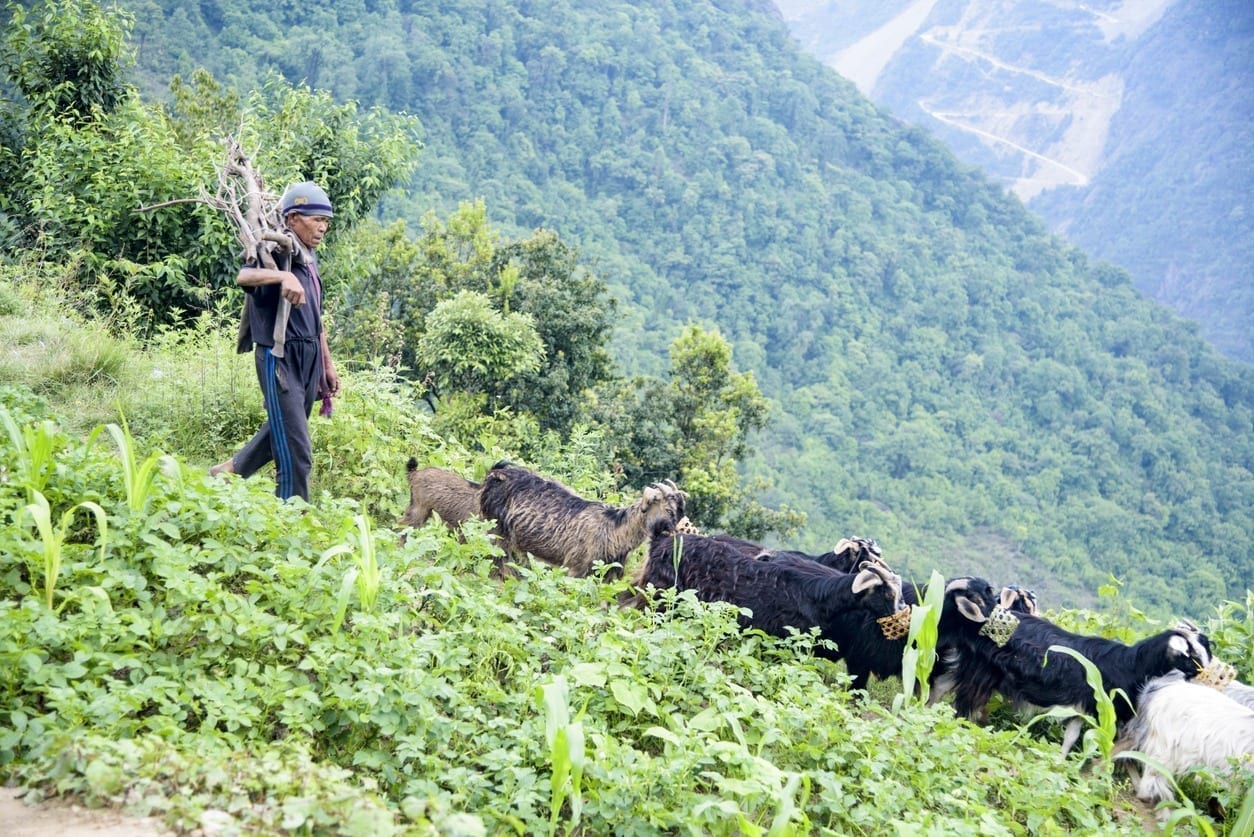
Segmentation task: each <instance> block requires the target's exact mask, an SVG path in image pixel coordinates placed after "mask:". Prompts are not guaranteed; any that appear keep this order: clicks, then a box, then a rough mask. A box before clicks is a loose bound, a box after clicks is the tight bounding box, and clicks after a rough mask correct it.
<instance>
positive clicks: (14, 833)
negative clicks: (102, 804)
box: [0, 788, 172, 837]
mask: <svg viewBox="0 0 1254 837" xmlns="http://www.w3.org/2000/svg"><path fill="white" fill-rule="evenodd" d="M25 792H26V789H25V788H0V834H3V835H4V837H164V836H165V835H169V834H171V833H172V832H170V831H168V830H166V829H165V828H163V827H162V825H161V823H159V822H158V821H157V820H156V819H153V818H151V817H142V818H141V817H129V816H127V815H125V814H122V813H119V812H118V811H114V810H112V809H106V808H84V807H83V806H82V805H78V804H75V803H72V802H63V801H58V800H51V801H47V802H42V803H40V804H38V805H27V804H26V803H25V802H23V801H22V800H21V799H20V798H19V797H20V795H21V794H23V793H25Z"/></svg>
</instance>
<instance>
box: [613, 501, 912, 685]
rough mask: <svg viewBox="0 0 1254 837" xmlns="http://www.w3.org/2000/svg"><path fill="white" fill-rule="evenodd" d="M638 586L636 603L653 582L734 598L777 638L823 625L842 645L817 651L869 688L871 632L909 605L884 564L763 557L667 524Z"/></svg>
mask: <svg viewBox="0 0 1254 837" xmlns="http://www.w3.org/2000/svg"><path fill="white" fill-rule="evenodd" d="M635 586H636V588H637V589H638V590H639V591H641V592H640V593H639V594H638V595H637V598H636V599H635V600H634V603H636V604H642V603H643V601H644V592H645V591H646V590H647V588H649V587H653V588H657V589H666V588H671V587H674V588H677V589H679V590H694V591H696V594H697V598H698V599H699V600H701V601H705V602H730V603H731V604H734V605H737V606H739V607H741V608H745V609H746V610H747V612H744V611H742V614H741V617H740V623H741V625H742V627H745V628H757V629H759V630H761V631H764V632H765V633H768V634H770V635H772V636H778V637H786V636H788V635H789V630H790V629H795V630H797V631H802V632H804V631H808V630H810V629H811V628H818V629H819V637H820V638H821V639H824V640H829V641H831V642H833V643H835V645H836V648H835V649H832V648H831V647H830V646H828V645H826V644H818V645H816V646H815V648H814V653H815V654H816V655H817V656H820V657H824V658H826V659H830V660H839V659H844V660H845V662H846V667H847V668H848V670H849V672H850V674H852V675H854V678H855V680H854V685H855V687H856V688H862V687H864V686H865V684H866V679H867V676H868V674H869V671H868V670H867V669H866V666H865V665H863V664H862V662H861V660H860V658H859V656H858V655H860V654H862V653H863V651H862V649H863V643H864V640H865V637H867V636H881V631H880V627H879V625H877V624H876V621H875V620H876V619H878V618H881V617H886V616H892V615H893V614H896V613H897V612H898V611H901V610H902V609H903V608H904V607H905V604H904V602H902V599H901V578H900V576H897V575H896V574H894V573H892V572H890V571H889V570H887V569H886V568H884V567H882V566H880V565H878V564H869V563H868V564H864V565H863V566H862V567H861V568H860V569H859V570H858V571H857V572H853V573H842V572H838V571H836V570H833V569H831V568H829V567H825V566H823V565H821V564H818V563H815V562H814V561H810V560H806V559H799V558H794V557H788V556H775V557H774V558H772V560H769V561H759V560H755V559H754V558H753V557H752V556H748V555H745V554H744V553H742V552H740V551H739V550H738V549H736V548H735V547H733V546H730V545H728V544H727V543H725V542H723V541H720V540H719V539H718V538H712V537H706V536H702V535H677V534H675V533H674V532H673V530H671V529H668V528H667V527H665V526H664V525H662V526H657V527H655V529H654V532H653V537H652V539H651V541H650V544H649V555H648V558H647V559H646V561H645V563H644V564H643V565H642V566H641V568H640V571H639V572H638V573H637V576H636V578H635ZM900 665H901V663H900V651H898V663H897V666H898V669H900Z"/></svg>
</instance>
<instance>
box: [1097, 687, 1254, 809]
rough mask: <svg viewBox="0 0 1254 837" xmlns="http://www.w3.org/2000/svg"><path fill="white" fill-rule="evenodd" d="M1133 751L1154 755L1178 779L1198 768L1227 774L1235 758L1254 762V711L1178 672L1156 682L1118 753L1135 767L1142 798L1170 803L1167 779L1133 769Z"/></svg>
mask: <svg viewBox="0 0 1254 837" xmlns="http://www.w3.org/2000/svg"><path fill="white" fill-rule="evenodd" d="M1127 750H1135V751H1137V752H1140V753H1143V754H1145V755H1146V756H1149V757H1150V758H1151V759H1153V760H1154V761H1156V762H1158V763H1159V764H1161V765H1162V766H1163V767H1165V768H1166V769H1168V770H1170V771H1171V772H1172V774H1173V775H1176V776H1180V775H1183V774H1185V773H1187V772H1188V771H1190V770H1192V769H1194V768H1198V767H1207V768H1211V769H1213V770H1216V771H1220V772H1222V771H1226V770H1229V769H1230V767H1231V762H1230V760H1231V759H1238V760H1240V759H1245V760H1251V759H1254V709H1250V708H1248V707H1245V706H1242V705H1241V704H1239V703H1237V702H1236V701H1235V700H1233V699H1232V698H1230V697H1228V696H1227V695H1225V694H1224V693H1223V692H1220V691H1219V690H1218V689H1215V688H1212V687H1210V686H1203V685H1201V684H1199V683H1193V682H1190V681H1188V680H1185V679H1184V677H1183V676H1182V675H1180V674H1178V673H1172V674H1167V675H1164V676H1162V677H1156V678H1154V679H1153V680H1151V681H1149V682H1148V683H1146V684H1145V686H1144V688H1142V689H1141V695H1140V700H1139V702H1138V704H1137V715H1136V717H1135V718H1133V719H1132V720H1131V721H1129V722H1128V723H1127V725H1125V727H1124V729H1123V734H1122V735H1121V736H1120V738H1119V742H1118V743H1117V744H1116V747H1115V751H1116V753H1117V754H1119V755H1118V756H1117V757H1118V758H1120V759H1122V760H1125V761H1128V762H1129V767H1128V773H1129V775H1131V776H1132V780H1133V786H1134V787H1135V789H1136V795H1137V797H1138V798H1140V799H1142V800H1144V801H1146V802H1151V803H1153V802H1161V801H1162V800H1164V799H1169V798H1170V797H1171V796H1172V794H1173V792H1172V789H1171V783H1170V782H1169V781H1168V780H1167V777H1166V776H1163V775H1162V774H1160V773H1159V772H1158V771H1157V770H1155V769H1153V768H1152V767H1150V766H1149V765H1145V766H1144V770H1143V771H1141V770H1138V769H1136V768H1134V767H1132V766H1130V763H1131V761H1132V760H1131V759H1130V758H1129V757H1128V756H1127V755H1123V753H1124V752H1125V751H1127ZM1138 774H1139V775H1138Z"/></svg>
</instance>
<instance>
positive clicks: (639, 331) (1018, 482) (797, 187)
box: [136, 0, 1254, 612]
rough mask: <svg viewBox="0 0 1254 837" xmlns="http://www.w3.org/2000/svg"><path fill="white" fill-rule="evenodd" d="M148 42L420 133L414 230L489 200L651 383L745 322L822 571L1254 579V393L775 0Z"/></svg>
mask: <svg viewBox="0 0 1254 837" xmlns="http://www.w3.org/2000/svg"><path fill="white" fill-rule="evenodd" d="M210 12H212V14H210ZM136 34H137V36H138V38H139V39H140V40H141V42H142V43H143V45H144V46H143V48H142V49H141V50H140V62H141V68H146V71H147V72H149V73H151V74H152V75H151V76H150V77H149V78H150V79H151V78H155V77H159V76H160V75H161V73H163V72H164V73H168V72H169V71H170V70H173V69H180V70H183V71H186V70H187V69H188V68H189V67H191V66H194V64H195V63H205V64H206V65H208V66H209V67H210V68H211V69H212V70H213V71H214V72H215V73H217V74H219V75H220V76H222V77H224V78H233V79H235V80H236V81H237V82H238V83H241V84H250V83H256V81H257V80H258V78H259V76H260V75H261V74H262V73H263V72H264V70H265V69H266V68H268V67H270V68H276V69H279V70H281V71H284V72H287V73H288V74H289V75H290V77H291V78H293V79H299V78H302V77H309V78H313V79H314V80H315V81H316V83H317V84H319V85H320V86H324V87H326V88H328V89H331V90H335V91H337V92H338V93H340V94H341V95H345V96H353V97H356V98H358V99H360V100H362V101H363V102H365V103H368V104H375V103H383V104H387V105H389V106H391V107H393V108H394V109H397V110H406V111H409V112H412V113H415V114H417V115H418V116H419V117H420V118H421V119H422V121H423V124H424V126H425V137H424V141H425V143H426V149H425V151H424V156H423V160H422V166H421V170H420V172H419V174H418V176H417V178H416V179H415V182H414V183H413V185H412V188H411V189H410V190H409V191H408V193H407V194H406V195H404V196H401V197H399V198H396V199H393V200H389V201H388V202H386V203H385V206H384V207H383V211H384V213H385V214H387V215H389V216H402V217H407V218H408V219H409V220H411V221H415V222H416V220H417V218H418V217H420V215H421V214H422V213H423V212H425V211H427V210H428V209H430V208H432V207H434V208H436V209H437V210H438V211H441V212H446V211H448V210H450V209H451V208H452V207H453V206H455V205H456V203H457V202H458V201H461V200H466V199H470V198H473V197H477V196H484V197H485V198H486V200H487V204H488V207H489V209H490V211H491V212H492V214H493V215H494V217H495V218H496V219H497V220H498V221H499V222H500V223H501V224H502V225H503V226H505V227H506V228H507V229H516V230H528V229H530V228H532V227H536V226H545V227H550V228H553V229H555V230H557V231H558V233H559V234H560V235H561V236H562V237H563V238H564V239H566V240H569V241H571V242H573V243H576V244H578V245H579V246H580V247H581V248H582V250H583V252H584V253H585V254H586V255H587V256H588V257H589V258H591V259H593V260H595V263H596V265H597V266H598V268H599V269H600V270H602V271H603V272H604V273H605V274H606V275H607V279H608V280H609V282H610V283H611V286H612V288H613V289H614V290H615V291H616V292H617V293H618V295H619V296H620V297H621V298H622V299H623V301H624V302H625V303H626V304H625V306H624V318H623V319H624V322H623V324H622V326H623V327H622V329H621V330H620V332H619V334H618V335H617V338H616V343H615V347H616V350H617V355H618V359H619V362H620V363H621V364H622V367H623V368H624V370H625V371H627V372H632V373H634V372H637V371H644V372H652V371H657V370H658V369H659V368H662V367H663V366H664V363H665V347H666V345H667V344H668V343H669V341H670V339H671V338H673V337H674V335H675V334H676V333H677V332H678V330H679V328H680V327H681V326H682V325H683V323H684V322H686V321H688V320H700V321H702V322H705V323H712V324H715V325H717V327H718V328H719V329H720V330H721V331H722V332H723V334H724V335H726V336H727V337H728V338H729V339H730V340H731V341H732V343H733V345H734V349H735V363H736V365H737V366H738V367H739V368H741V369H750V370H752V371H753V372H754V373H755V375H756V376H757V378H758V381H759V383H760V385H761V387H762V389H763V391H764V392H765V393H766V394H767V395H768V396H770V397H771V398H772V399H773V401H774V404H775V407H776V410H775V414H774V425H773V427H772V428H771V430H770V431H768V433H767V434H766V435H765V436H764V437H763V439H762V440H761V441H760V444H759V448H760V450H761V452H762V455H761V457H760V458H759V460H758V461H755V462H753V463H749V468H750V470H751V471H755V472H759V473H769V474H770V475H771V476H772V477H773V478H774V480H775V482H776V485H777V486H778V488H777V490H776V491H775V493H774V496H772V497H769V498H767V499H768V500H772V501H775V502H781V501H782V502H787V503H788V504H789V505H791V506H793V507H794V508H799V509H801V510H803V511H806V512H807V513H808V515H809V521H808V524H807V526H806V528H805V531H804V532H803V533H802V534H801V535H799V536H798V537H797V538H796V540H795V542H796V543H797V545H799V546H806V547H810V548H827V547H828V546H830V545H831V543H832V542H833V541H834V540H835V539H837V538H839V537H841V536H844V535H848V534H862V535H870V536H874V537H877V538H879V539H880V540H881V541H882V542H883V544H884V545H885V549H886V554H888V555H890V556H891V557H892V558H893V559H894V560H895V561H896V563H898V564H900V565H902V566H904V567H906V568H908V569H912V570H914V571H917V572H926V571H927V570H928V569H930V568H932V567H937V568H939V569H941V570H943V571H946V572H963V571H968V570H971V569H972V568H974V567H976V566H979V567H980V568H983V567H988V568H989V569H988V570H987V572H988V573H989V575H990V576H992V577H993V578H994V580H995V581H999V582H1000V581H1020V582H1022V583H1027V584H1029V585H1034V586H1037V587H1038V588H1044V586H1045V584H1049V585H1050V588H1049V589H1051V590H1052V591H1054V592H1055V594H1056V599H1055V600H1054V601H1052V602H1049V604H1057V605H1063V604H1068V603H1080V602H1083V601H1086V600H1087V599H1088V597H1090V596H1091V595H1092V591H1093V590H1095V589H1096V587H1097V585H1099V584H1101V583H1103V582H1104V581H1105V580H1106V579H1107V577H1108V575H1109V574H1114V575H1116V576H1119V577H1121V578H1123V579H1124V580H1125V581H1126V584H1127V586H1128V589H1129V590H1130V591H1133V592H1134V593H1135V594H1136V595H1137V597H1138V600H1139V601H1140V602H1142V603H1143V604H1152V605H1155V606H1158V607H1162V608H1177V609H1183V610H1186V611H1194V612H1206V611H1207V610H1208V609H1209V607H1210V603H1211V602H1214V601H1217V600H1219V599H1220V598H1223V597H1225V596H1227V597H1232V596H1235V595H1237V593H1238V592H1239V591H1243V590H1244V589H1245V588H1247V587H1249V586H1250V584H1251V582H1250V579H1251V578H1254V520H1252V519H1251V512H1250V509H1251V508H1254V479H1252V478H1251V473H1250V467H1251V462H1252V461H1254V450H1252V445H1254V433H1252V432H1251V431H1252V430H1254V423H1252V417H1254V371H1252V370H1251V368H1249V367H1242V366H1237V365H1233V364H1231V363H1227V362H1225V361H1224V360H1223V359H1222V358H1220V357H1219V356H1218V355H1217V354H1216V353H1215V352H1214V351H1213V350H1212V349H1210V348H1209V347H1208V346H1206V345H1205V344H1204V343H1203V342H1202V341H1201V339H1200V338H1199V337H1198V336H1197V333H1196V329H1195V328H1193V327H1191V326H1189V325H1187V324H1186V323H1184V322H1183V321H1181V320H1179V319H1178V318H1176V317H1174V316H1173V315H1171V314H1170V313H1169V312H1168V311H1167V310H1166V309H1164V308H1162V307H1160V306H1158V305H1155V304H1153V303H1150V302H1148V301H1147V300H1145V299H1144V298H1143V297H1142V296H1141V295H1140V294H1139V293H1138V292H1137V291H1136V290H1135V289H1134V288H1133V287H1132V285H1131V284H1130V282H1129V280H1128V277H1127V275H1126V274H1124V273H1122V272H1121V271H1118V270H1114V269H1111V268H1109V267H1106V266H1094V265H1092V264H1090V263H1089V261H1088V259H1087V257H1086V256H1085V255H1084V254H1083V253H1082V252H1081V251H1079V250H1076V249H1073V248H1068V247H1066V246H1064V245H1063V244H1062V243H1060V242H1059V241H1057V240H1055V239H1054V238H1053V237H1052V236H1051V235H1050V234H1049V233H1048V232H1047V230H1046V229H1045V228H1044V226H1043V225H1042V224H1041V223H1040V222H1038V221H1037V220H1036V219H1035V218H1034V217H1033V216H1031V215H1029V214H1028V213H1027V212H1026V211H1024V209H1023V207H1022V206H1021V204H1020V203H1019V202H1018V200H1017V199H1015V198H1014V197H1012V196H1008V195H1007V194H1005V193H1004V192H1003V191H1002V190H1001V188H1000V187H998V186H996V185H994V184H992V183H990V182H989V181H988V180H986V179H985V177H984V176H983V175H981V174H979V173H978V172H976V171H974V170H971V169H968V168H965V167H963V166H962V165H961V164H959V163H957V162H956V161H955V159H954V158H953V157H952V156H951V155H950V154H949V152H947V151H946V150H945V149H943V148H942V147H941V146H940V145H939V144H938V143H936V142H934V141H932V140H930V139H929V138H928V137H927V136H925V135H924V134H923V133H922V132H920V131H918V130H914V129H910V128H908V127H903V126H902V125H900V124H899V123H896V122H895V121H894V120H892V119H890V118H888V117H886V116H885V115H884V114H882V113H880V112H879V111H877V109H876V108H875V107H874V106H873V105H872V104H871V103H870V102H869V101H867V100H866V99H864V98H863V97H861V96H860V95H859V94H858V93H857V92H856V90H855V89H854V87H853V85H852V84H850V83H848V82H847V81H844V80H842V79H840V78H839V77H838V76H836V74H834V73H833V72H831V71H830V70H827V69H825V68H823V67H822V66H821V65H820V64H819V63H818V62H817V61H816V60H814V59H812V58H810V57H808V56H806V55H804V54H802V53H801V52H800V51H799V50H798V49H797V48H796V47H795V45H794V43H793V41H792V39H791V37H790V35H789V33H788V30H787V28H786V27H785V26H784V24H783V23H782V22H781V21H780V20H779V19H778V18H777V17H776V16H774V15H773V14H771V12H770V9H769V7H766V6H765V4H762V3H747V4H746V3H737V2H717V3H712V2H704V3H702V2H697V3H691V2H683V3H681V2H666V0H654V2H649V3H630V4H629V3H625V2H605V3H602V2H598V3H592V2H555V3H547V4H543V6H541V5H539V4H531V3H525V2H523V3H506V2H503V1H502V0H480V2H476V3H465V2H457V3H454V2H451V0H443V1H442V2H436V3H427V4H422V5H421V6H419V5H418V4H411V3H406V2H402V3H395V4H394V3H389V2H386V0H379V2H372V3H370V4H366V5H360V4H339V3H337V4H331V3H329V2H314V1H313V0H311V2H309V3H306V4H303V6H302V7H301V10H300V13H299V14H297V13H296V10H294V9H293V10H287V9H286V8H285V7H264V8H263V9H255V10H252V9H246V8H245V7H244V6H243V4H240V5H239V6H238V7H237V6H235V5H234V4H232V3H229V2H226V0H220V1H219V2H217V3H216V4H201V6H200V7H199V11H197V10H196V9H194V8H190V7H185V6H184V5H182V4H178V3H174V2H172V0H168V2H167V3H166V9H165V11H164V13H163V14H162V15H156V14H150V15H147V16H146V17H145V18H144V19H143V20H141V21H140V25H139V26H138V27H137V32H136ZM170 57H172V58H173V62H172V63H167V62H170ZM1147 568H1152V569H1149V570H1147Z"/></svg>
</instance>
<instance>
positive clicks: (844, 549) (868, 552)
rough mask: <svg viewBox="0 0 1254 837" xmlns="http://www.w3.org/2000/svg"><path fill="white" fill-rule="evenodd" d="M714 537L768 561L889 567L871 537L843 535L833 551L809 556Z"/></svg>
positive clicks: (850, 568)
mask: <svg viewBox="0 0 1254 837" xmlns="http://www.w3.org/2000/svg"><path fill="white" fill-rule="evenodd" d="M711 537H713V538H714V539H715V540H717V541H720V542H721V543H723V544H726V545H727V546H730V547H732V548H733V549H735V550H737V551H738V552H740V553H741V554H743V555H749V556H752V557H753V558H757V559H758V560H769V559H771V558H775V557H778V556H788V557H793V558H804V559H806V560H809V561H814V562H816V563H818V564H822V565H823V566H825V567H831V568H832V569H834V570H837V571H839V572H842V573H849V572H854V571H855V570H857V569H858V567H860V566H862V564H863V562H865V561H871V562H874V563H877V564H881V565H883V566H884V568H885V569H890V568H889V567H888V564H886V563H884V559H883V558H882V557H881V556H882V555H883V553H882V552H881V550H880V545H879V544H878V543H876V542H875V541H874V540H872V539H871V538H857V537H855V538H842V539H841V540H840V542H839V543H838V544H836V546H835V548H833V549H832V551H831V552H824V553H822V554H820V555H810V554H808V553H805V552H798V551H797V550H792V549H769V548H767V547H765V546H762V545H761V544H758V543H755V542H754V541H749V540H745V539H744V538H737V537H734V536H732V535H712V536H711Z"/></svg>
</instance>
